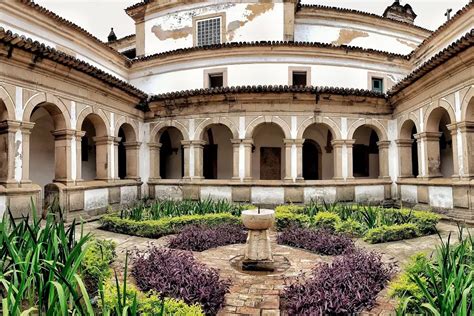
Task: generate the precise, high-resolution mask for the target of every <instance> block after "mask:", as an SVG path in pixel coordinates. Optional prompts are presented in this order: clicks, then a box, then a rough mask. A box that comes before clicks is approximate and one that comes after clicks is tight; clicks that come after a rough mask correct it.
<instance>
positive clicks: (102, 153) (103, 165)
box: [93, 136, 117, 181]
mask: <svg viewBox="0 0 474 316" xmlns="http://www.w3.org/2000/svg"><path fill="white" fill-rule="evenodd" d="M93 140H94V142H95V152H96V179H97V180H103V181H112V180H113V177H112V168H111V165H112V157H111V156H112V155H111V151H112V146H113V145H114V143H115V142H117V137H113V136H97V137H94V138H93ZM113 147H114V150H115V146H113Z"/></svg>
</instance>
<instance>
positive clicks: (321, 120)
mask: <svg viewBox="0 0 474 316" xmlns="http://www.w3.org/2000/svg"><path fill="white" fill-rule="evenodd" d="M313 124H322V125H325V126H326V127H327V128H328V129H329V130H330V131H331V133H332V135H333V137H334V139H341V130H340V128H339V126H337V124H336V122H334V121H333V120H332V119H330V118H328V117H320V116H312V117H310V118H307V119H305V120H304V121H303V122H302V123H301V124H300V126H299V127H298V132H297V135H296V139H301V138H303V134H304V132H305V131H306V129H307V128H308V127H310V126H311V125H313Z"/></svg>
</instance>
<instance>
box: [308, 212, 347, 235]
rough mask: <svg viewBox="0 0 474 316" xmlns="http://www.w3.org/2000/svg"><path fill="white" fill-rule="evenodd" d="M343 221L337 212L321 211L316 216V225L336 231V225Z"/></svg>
mask: <svg viewBox="0 0 474 316" xmlns="http://www.w3.org/2000/svg"><path fill="white" fill-rule="evenodd" d="M340 222H341V218H340V217H339V215H337V214H336V213H331V212H319V213H318V214H316V216H315V217H314V224H313V225H314V227H316V228H319V229H328V230H332V231H334V230H335V229H336V225H337V224H339V223H340Z"/></svg>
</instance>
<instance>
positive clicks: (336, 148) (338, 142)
mask: <svg viewBox="0 0 474 316" xmlns="http://www.w3.org/2000/svg"><path fill="white" fill-rule="evenodd" d="M331 145H332V150H333V151H332V152H333V157H334V158H333V159H334V176H333V179H334V180H343V179H344V177H343V175H342V158H343V157H342V148H343V147H344V145H345V141H344V140H342V139H334V140H332V141H331Z"/></svg>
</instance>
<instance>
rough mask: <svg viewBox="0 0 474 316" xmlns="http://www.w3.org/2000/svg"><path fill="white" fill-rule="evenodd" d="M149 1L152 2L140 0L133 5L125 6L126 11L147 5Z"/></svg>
mask: <svg viewBox="0 0 474 316" xmlns="http://www.w3.org/2000/svg"><path fill="white" fill-rule="evenodd" d="M149 2H150V0H144V1H140V2H138V3H135V4H132V5H131V6H129V7H127V8H125V11H128V10H133V9H136V8H138V7H141V6H143V5H145V4H148V3H149Z"/></svg>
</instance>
